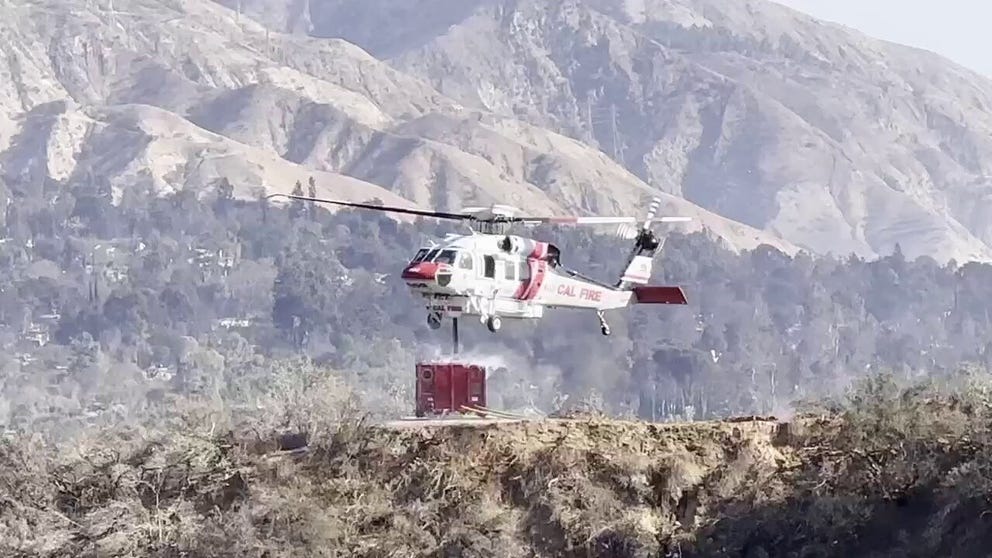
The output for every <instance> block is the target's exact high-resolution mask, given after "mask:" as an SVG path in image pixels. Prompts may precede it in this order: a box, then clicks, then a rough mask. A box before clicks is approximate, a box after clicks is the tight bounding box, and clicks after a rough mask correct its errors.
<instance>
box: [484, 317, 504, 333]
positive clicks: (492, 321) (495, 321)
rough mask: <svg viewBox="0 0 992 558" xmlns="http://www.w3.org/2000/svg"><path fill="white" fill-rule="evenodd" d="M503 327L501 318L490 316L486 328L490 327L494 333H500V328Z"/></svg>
mask: <svg viewBox="0 0 992 558" xmlns="http://www.w3.org/2000/svg"><path fill="white" fill-rule="evenodd" d="M502 326H503V320H501V319H500V318H499V316H490V317H489V319H488V320H486V327H488V328H489V331H491V332H493V333H496V332H497V331H499V328H500V327H502Z"/></svg>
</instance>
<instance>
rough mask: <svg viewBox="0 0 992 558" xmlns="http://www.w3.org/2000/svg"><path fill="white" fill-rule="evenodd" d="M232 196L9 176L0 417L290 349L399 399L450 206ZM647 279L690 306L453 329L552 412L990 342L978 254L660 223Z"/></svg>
mask: <svg viewBox="0 0 992 558" xmlns="http://www.w3.org/2000/svg"><path fill="white" fill-rule="evenodd" d="M304 187H305V186H300V188H301V191H302V188H304ZM232 192H233V188H232V187H231V185H230V184H229V183H226V182H223V181H222V182H221V183H219V184H217V185H216V187H215V188H214V189H213V190H212V191H210V192H208V193H206V194H202V195H200V196H198V195H197V194H195V193H193V192H191V191H179V192H176V193H174V194H171V195H166V196H153V195H151V193H149V192H142V191H138V190H128V191H124V192H117V193H115V192H112V191H111V189H110V188H109V187H108V186H107V185H105V184H102V183H101V182H100V181H99V179H93V180H89V181H82V180H79V181H71V182H69V183H58V182H53V181H50V180H49V181H42V182H41V183H35V182H32V181H14V180H12V179H10V178H8V179H7V182H6V184H5V185H0V198H2V199H5V200H6V201H7V203H6V207H7V209H6V212H5V215H4V216H3V219H2V221H3V222H2V223H0V225H2V231H3V234H4V239H3V240H2V242H0V269H2V271H3V274H2V275H0V318H2V319H0V324H2V325H0V345H2V347H3V348H4V350H3V351H2V353H0V378H2V380H3V384H2V385H3V387H2V392H0V424H3V425H6V428H7V429H10V430H15V431H19V430H23V429H26V428H29V427H36V428H48V427H51V426H53V425H55V424H60V425H62V427H63V428H64V427H65V421H66V419H67V417H68V420H70V421H76V422H77V423H84V422H87V423H92V422H94V421H100V420H107V421H111V422H113V421H117V420H120V419H121V418H125V417H135V416H137V415H140V414H144V413H148V412H151V410H153V409H156V408H159V409H160V408H164V407H163V405H166V406H167V405H168V404H169V403H168V402H169V401H170V398H171V397H185V398H194V399H198V398H200V399H218V400H224V401H228V402H237V401H240V399H239V398H240V397H242V395H243V394H245V393H250V387H252V386H256V385H260V384H264V383H265V382H267V381H269V379H268V378H269V377H270V376H271V374H272V370H273V369H274V368H279V367H282V366H290V365H291V364H290V363H292V362H294V360H293V359H299V358H302V359H304V360H305V361H306V362H308V363H309V365H311V366H315V367H317V368H318V369H321V370H330V371H333V370H338V371H347V374H346V375H345V378H346V380H347V382H348V383H349V385H351V386H354V388H355V389H356V390H357V391H358V392H360V393H363V394H365V395H367V396H368V398H369V402H370V403H369V404H370V405H371V407H370V409H371V410H374V411H376V412H378V413H380V414H381V415H384V416H389V415H393V416H395V415H397V414H400V413H406V412H409V410H410V409H409V407H410V404H411V395H412V394H411V390H412V382H411V381H410V375H411V370H412V365H413V363H414V361H415V360H416V359H417V358H420V357H424V356H428V355H431V354H435V353H437V352H438V351H446V350H447V349H448V345H449V343H450V338H449V334H448V333H447V332H446V331H443V330H442V331H439V332H435V331H431V330H429V329H428V328H427V327H425V324H424V322H425V312H424V310H423V308H421V307H420V305H419V302H418V301H417V300H415V299H414V298H413V297H411V296H410V295H409V293H408V292H407V290H406V288H405V286H404V285H403V284H402V282H401V281H400V280H399V277H398V271H399V269H401V267H402V266H403V265H404V263H405V262H406V261H407V260H408V259H409V258H410V257H411V256H412V255H413V254H414V253H415V252H416V248H417V247H418V246H420V245H421V244H422V243H423V242H426V240H427V238H430V237H436V236H438V235H441V234H443V233H444V232H445V231H450V230H453V229H451V228H450V225H447V224H437V223H433V222H420V223H417V224H402V223H397V222H396V221H393V220H391V219H390V218H389V217H387V216H383V215H378V214H375V213H372V212H360V213H355V212H349V211H342V212H338V213H333V214H332V213H331V212H329V211H327V210H326V209H324V208H320V207H315V206H313V205H308V204H304V203H302V202H294V203H292V204H290V205H288V206H286V205H274V204H271V203H269V204H265V203H263V202H262V201H261V200H237V199H234V198H233V197H232ZM115 195H116V197H117V199H115ZM533 232H534V234H535V235H537V236H538V237H541V238H546V239H551V240H554V241H555V242H557V243H558V244H559V245H560V247H561V249H562V254H563V262H564V264H565V265H567V266H569V267H573V268H576V269H579V270H582V271H583V272H586V273H589V274H591V275H593V276H596V277H600V278H602V279H604V280H611V279H613V278H615V276H616V275H617V274H618V273H619V272H620V271H621V268H622V265H623V261H622V256H621V255H620V254H621V253H623V251H625V250H626V247H627V243H626V242H624V241H621V240H619V239H616V238H612V237H609V236H602V235H597V234H594V233H593V232H591V231H586V230H582V231H573V230H567V229H558V230H555V229H550V228H546V229H537V230H535V231H533ZM655 282H659V283H660V282H666V283H670V284H679V285H683V286H684V287H685V289H686V292H687V293H688V297H689V300H690V305H689V306H688V307H684V308H680V307H643V308H634V309H631V310H628V311H622V312H614V313H611V315H609V316H608V317H609V319H610V321H611V325H612V329H613V332H614V334H613V336H612V337H608V338H607V337H603V336H601V335H600V334H599V328H598V327H597V322H596V320H595V317H594V316H591V315H588V314H585V313H581V312H573V311H567V310H558V311H553V312H549V313H548V315H547V317H546V318H545V319H544V320H542V321H541V322H539V323H512V322H511V323H508V324H507V326H506V327H505V328H504V330H503V331H501V332H500V333H499V334H498V335H493V334H490V333H489V332H488V331H486V330H485V328H482V327H472V326H473V325H474V324H475V322H470V323H468V324H466V326H464V327H463V328H462V333H463V339H464V344H465V350H466V356H468V357H470V358H477V359H480V360H482V361H484V362H489V363H493V364H494V365H496V366H497V367H501V368H502V370H500V371H499V372H498V373H496V374H494V376H493V378H492V382H493V384H492V385H493V388H492V393H493V398H492V403H493V405H494V406H500V407H504V408H508V409H513V408H523V407H529V406H536V407H538V408H542V409H544V410H546V411H553V410H554V408H555V406H556V405H557V403H558V402H561V401H562V400H567V398H571V400H572V401H574V400H575V399H580V398H584V397H587V396H593V397H596V398H598V399H600V400H601V401H602V402H603V405H604V407H605V410H606V411H607V412H609V413H611V414H614V415H618V414H625V415H628V416H629V415H636V416H640V417H642V418H656V419H663V418H671V417H683V418H686V417H690V418H691V417H694V418H702V417H712V416H727V415H732V414H742V413H745V414H746V413H769V412H779V411H781V410H782V409H784V408H786V406H787V405H788V404H789V402H791V401H793V400H795V399H797V398H811V397H814V396H817V395H822V394H829V393H833V392H836V390H837V389H838V388H839V387H841V386H843V385H845V384H847V383H848V382H849V381H850V380H851V379H855V378H858V377H861V376H863V375H864V374H866V373H868V372H872V371H878V370H891V371H893V372H894V373H895V374H896V375H897V376H898V377H900V378H911V377H914V376H919V375H937V376H940V375H942V374H945V373H946V372H948V371H950V370H954V369H955V368H957V367H958V366H959V365H961V364H962V363H972V364H974V365H976V366H980V367H985V368H987V366H988V364H989V361H990V360H992V342H989V341H988V339H989V334H990V332H992V312H990V310H992V292H990V291H992V266H988V265H983V264H974V263H969V264H966V265H963V266H960V267H958V266H953V265H950V266H943V267H942V266H939V265H937V264H936V263H935V262H934V261H933V260H930V259H927V258H922V259H919V260H916V261H907V260H906V259H905V258H904V257H902V255H901V254H900V253H898V252H897V253H896V254H894V255H892V256H890V257H887V258H883V259H881V260H878V261H871V262H866V261H862V260H859V259H856V258H849V259H846V260H843V261H837V260H832V259H813V258H811V257H808V256H806V255H800V256H797V257H795V258H790V257H788V256H786V255H784V254H782V253H780V252H777V251H775V250H773V249H770V248H761V249H758V250H755V251H753V252H747V253H744V254H740V255H737V254H734V253H732V252H730V251H728V250H725V249H723V248H721V247H720V246H719V245H717V244H716V243H714V242H713V241H711V239H709V238H707V237H705V236H704V235H701V234H693V235H681V234H678V233H677V232H673V233H672V234H670V235H669V237H668V242H667V244H666V246H665V249H664V253H663V255H662V256H661V257H660V259H659V263H658V267H657V268H656V273H655ZM32 425H33V426H32Z"/></svg>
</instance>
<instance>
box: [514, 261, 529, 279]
mask: <svg viewBox="0 0 992 558" xmlns="http://www.w3.org/2000/svg"><path fill="white" fill-rule="evenodd" d="M517 279H519V280H521V281H526V280H528V279H530V265H528V263H527V262H525V261H524V262H520V265H518V266H517Z"/></svg>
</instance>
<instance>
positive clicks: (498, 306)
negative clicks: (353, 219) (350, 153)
mask: <svg viewBox="0 0 992 558" xmlns="http://www.w3.org/2000/svg"><path fill="white" fill-rule="evenodd" d="M274 197H285V198H290V199H294V200H300V201H309V202H316V203H326V204H332V205H338V206H342V207H351V208H357V209H367V210H373V211H382V212H391V213H398V214H406V215H418V216H423V217H433V218H437V219H443V220H453V221H459V222H463V223H466V224H468V225H469V231H468V234H448V235H447V236H446V237H445V238H444V239H443V240H441V241H440V242H436V241H433V240H431V241H429V244H427V245H424V246H422V247H420V248H419V250H418V251H417V253H416V254H415V255H414V256H413V258H412V259H411V260H410V261H409V262H408V263H407V264H406V266H405V267H404V269H403V271H402V273H401V278H402V280H403V281H404V282H405V283H406V285H407V287H408V288H409V289H410V291H411V293H412V294H413V295H414V296H418V297H421V298H423V299H424V305H425V308H426V310H427V325H428V326H429V327H430V328H431V329H435V330H436V329H439V328H440V327H441V326H442V324H443V320H444V318H445V317H450V318H451V319H452V328H453V335H454V344H455V352H456V353H457V352H458V318H459V317H461V316H475V317H478V319H479V321H480V322H481V323H482V324H484V325H485V326H486V327H487V328H488V329H489V331H491V332H493V333H495V332H498V331H499V330H500V329H501V327H502V320H503V318H509V319H540V318H542V317H543V316H544V311H545V310H546V309H555V308H575V309H583V310H590V311H593V312H595V313H596V316H597V317H598V318H599V324H600V330H601V332H602V334H603V335H607V336H608V335H610V326H609V324H608V323H607V322H606V318H605V312H606V311H609V310H617V309H622V308H626V307H629V306H631V305H633V304H676V305H685V304H688V301H687V299H686V296H685V293H684V292H683V290H682V288H681V287H677V286H648V285H647V283H648V281H649V280H650V278H651V271H652V263H653V258H654V256H655V254H656V253H657V252H658V251H659V250H660V249H661V248H662V246H663V244H664V239H659V238H658V237H657V236H656V235H655V233H654V231H652V229H651V225H652V224H653V223H677V222H688V221H691V220H692V218H691V217H657V218H656V217H655V214H656V213H657V210H658V207H659V205H660V203H661V200H660V199H659V198H654V199H653V200H652V201H651V204H650V206H649V208H648V213H647V216H646V217H645V218H644V220H643V221H641V222H640V226H639V227H635V226H634V225H636V224H637V223H638V221H639V220H638V219H637V218H634V217H533V216H521V215H517V213H518V212H519V209H517V208H516V207H512V206H508V205H499V204H494V205H492V206H490V207H469V208H465V209H463V210H462V211H461V212H457V213H455V212H444V211H428V210H419V209H409V208H403V207H395V206H386V205H382V204H371V203H354V202H346V201H339V200H330V199H322V198H315V197H309V196H299V195H293V194H270V195H269V196H266V198H274ZM376 201H378V200H376ZM515 224H517V225H523V226H525V227H528V226H529V227H533V226H537V225H542V224H549V225H573V226H574V225H618V226H619V227H618V229H617V235H618V236H620V237H621V238H623V239H625V240H633V241H634V245H633V247H632V248H631V250H630V253H629V254H628V256H627V265H626V268H625V269H624V272H623V274H622V275H621V276H620V278H619V279H618V280H617V281H616V283H614V284H612V285H610V284H607V283H604V282H601V281H597V280H595V279H592V278H590V277H587V276H584V275H582V274H581V273H579V272H577V271H575V270H572V269H568V268H566V267H564V266H563V265H562V263H561V251H560V250H559V249H558V247H557V246H555V245H554V244H552V243H550V242H543V241H538V240H535V239H532V238H527V237H523V236H517V235H512V234H509V231H510V227H511V226H512V225H515Z"/></svg>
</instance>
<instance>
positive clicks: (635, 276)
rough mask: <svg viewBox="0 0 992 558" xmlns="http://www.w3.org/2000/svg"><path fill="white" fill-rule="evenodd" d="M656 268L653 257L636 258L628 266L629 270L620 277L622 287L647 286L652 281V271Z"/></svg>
mask: <svg viewBox="0 0 992 558" xmlns="http://www.w3.org/2000/svg"><path fill="white" fill-rule="evenodd" d="M653 267H654V260H653V259H652V258H651V256H634V257H633V258H631V259H630V263H628V264H627V269H625V270H624V271H623V276H622V277H620V285H621V286H624V285H626V286H630V285H647V283H648V281H650V280H651V269H652V268H653Z"/></svg>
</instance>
